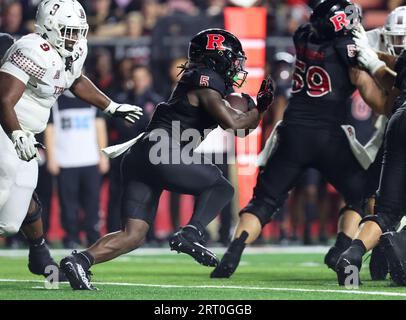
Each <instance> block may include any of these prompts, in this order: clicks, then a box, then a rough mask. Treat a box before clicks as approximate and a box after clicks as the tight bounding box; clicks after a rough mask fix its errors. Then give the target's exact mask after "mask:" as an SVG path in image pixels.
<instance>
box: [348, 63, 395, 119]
mask: <svg viewBox="0 0 406 320" xmlns="http://www.w3.org/2000/svg"><path fill="white" fill-rule="evenodd" d="M350 79H351V82H352V84H354V85H355V86H356V87H357V89H358V90H359V92H360V94H361V97H362V98H363V99H364V101H365V102H366V104H367V105H368V106H369V107H370V108H371V109H372V110H374V111H375V112H377V113H379V114H387V111H386V108H385V107H386V101H387V98H388V94H387V92H386V91H385V90H384V89H382V88H381V87H380V86H379V85H378V84H377V83H376V81H375V80H374V78H373V77H371V76H370V75H369V74H368V73H367V72H365V71H363V70H360V69H357V68H351V69H350Z"/></svg>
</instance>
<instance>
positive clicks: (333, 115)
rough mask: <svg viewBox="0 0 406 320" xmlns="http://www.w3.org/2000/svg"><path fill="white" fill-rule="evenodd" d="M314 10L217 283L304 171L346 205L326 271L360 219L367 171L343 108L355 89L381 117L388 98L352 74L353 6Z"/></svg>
mask: <svg viewBox="0 0 406 320" xmlns="http://www.w3.org/2000/svg"><path fill="white" fill-rule="evenodd" d="M312 8H313V13H312V15H311V17H310V23H307V24H304V25H302V26H300V27H299V28H298V30H297V31H296V33H295V35H294V37H293V40H294V43H295V47H296V56H297V60H296V71H295V73H294V75H293V80H294V81H293V87H292V97H291V98H290V101H289V104H288V106H287V109H286V111H285V114H284V119H283V123H282V125H281V126H280V127H279V128H278V129H277V130H278V131H277V134H278V142H277V143H276V146H275V147H274V150H273V151H272V152H271V153H270V157H269V159H268V161H267V163H266V165H265V168H264V169H262V170H261V171H260V173H259V176H258V179H257V184H256V186H255V188H254V195H253V197H252V199H251V201H250V202H249V203H248V205H247V206H246V207H245V208H243V209H242V211H241V212H240V219H239V222H238V225H237V228H236V231H235V234H234V240H233V242H232V243H231V244H230V246H229V248H228V250H227V251H226V253H225V255H224V256H223V258H222V261H221V262H220V264H219V265H218V266H217V267H216V269H215V270H214V271H213V272H212V274H211V277H212V278H228V277H230V276H231V275H232V274H233V273H234V271H235V270H236V268H237V266H238V264H239V261H240V258H241V255H242V253H243V250H244V248H245V246H246V245H247V244H251V243H252V242H254V241H255V240H256V239H257V237H258V236H259V235H260V233H261V231H262V228H263V227H264V226H265V225H266V224H267V223H268V222H269V221H270V220H271V218H272V216H273V214H275V213H276V212H277V211H278V210H279V209H280V208H281V206H282V205H283V203H284V201H285V200H286V198H287V196H288V192H289V191H290V190H291V189H292V188H293V187H294V186H295V183H296V181H297V180H298V178H299V177H300V176H301V175H302V173H303V172H304V170H306V169H307V168H315V169H317V170H319V171H320V172H321V173H322V175H323V176H324V177H325V178H326V180H327V181H328V182H329V183H331V184H332V185H333V186H334V187H335V188H336V189H337V190H338V192H339V193H340V194H341V195H342V196H343V197H344V200H345V203H346V205H345V207H344V208H342V209H341V210H340V216H339V220H338V234H337V239H336V243H335V245H334V246H333V247H332V248H331V249H330V250H329V252H328V253H327V255H326V256H325V263H326V264H327V266H328V267H329V268H331V269H333V270H335V265H336V262H337V259H338V257H339V256H340V254H341V253H342V252H343V251H345V250H346V249H347V248H348V247H349V246H350V244H351V241H352V239H353V237H354V236H355V233H356V231H357V226H358V223H359V221H360V220H361V218H362V216H363V204H364V188H365V183H366V171H365V170H364V169H363V167H362V166H361V165H360V163H359V162H358V161H357V159H356V158H355V156H354V155H353V153H352V151H351V148H350V144H349V141H348V140H347V137H346V135H345V133H344V131H343V129H342V128H341V125H345V124H346V123H345V121H346V108H345V106H346V103H347V100H348V99H349V98H350V97H351V95H352V94H353V92H354V91H355V90H356V89H359V91H360V93H361V96H362V97H363V98H364V100H365V101H366V102H367V104H368V105H369V106H370V107H371V108H373V109H374V110H376V111H378V112H379V113H383V106H384V103H385V101H386V93H385V92H384V91H383V90H381V89H380V88H379V87H378V85H377V84H376V83H375V81H374V80H373V79H372V78H371V77H370V76H369V75H368V74H367V73H366V72H364V71H361V70H359V69H356V68H355V67H356V66H357V59H356V46H355V43H354V41H353V40H352V34H351V29H352V28H353V27H355V26H357V25H358V24H359V23H360V16H359V11H358V9H357V8H356V7H355V5H354V4H353V3H352V2H350V1H346V0H339V1H335V0H316V1H313V5H312Z"/></svg>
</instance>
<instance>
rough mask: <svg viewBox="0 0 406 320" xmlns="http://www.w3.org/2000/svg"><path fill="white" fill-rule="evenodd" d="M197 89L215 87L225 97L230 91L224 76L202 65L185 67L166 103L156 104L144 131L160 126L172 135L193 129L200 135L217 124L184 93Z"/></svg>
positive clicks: (178, 135) (178, 134)
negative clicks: (190, 101)
mask: <svg viewBox="0 0 406 320" xmlns="http://www.w3.org/2000/svg"><path fill="white" fill-rule="evenodd" d="M199 88H210V89H213V90H216V91H217V92H219V93H220V94H221V96H222V97H225V96H226V95H227V94H228V93H230V92H231V91H232V88H230V87H228V86H226V84H225V82H224V79H223V78H222V77H221V76H220V75H218V74H217V73H216V72H214V71H213V70H210V69H208V68H205V67H193V68H190V69H187V70H185V72H184V73H183V74H182V77H181V78H180V80H179V82H178V84H177V85H176V87H175V89H174V90H173V92H172V94H171V96H170V98H169V100H168V101H167V102H163V103H160V104H159V105H158V106H157V107H156V109H155V112H154V114H153V116H152V119H151V121H150V123H149V124H148V127H147V131H151V130H154V129H164V130H166V131H168V132H169V133H170V134H172V137H174V138H176V137H175V135H176V136H177V137H181V134H182V132H183V131H185V130H186V129H197V130H198V131H199V132H200V135H201V137H204V130H205V129H209V128H213V127H215V126H217V122H216V121H215V119H213V117H212V116H211V115H210V114H209V113H208V112H207V111H206V110H205V109H204V108H201V107H196V106H192V105H191V104H190V103H189V99H188V97H187V93H188V92H189V91H191V90H196V89H199Z"/></svg>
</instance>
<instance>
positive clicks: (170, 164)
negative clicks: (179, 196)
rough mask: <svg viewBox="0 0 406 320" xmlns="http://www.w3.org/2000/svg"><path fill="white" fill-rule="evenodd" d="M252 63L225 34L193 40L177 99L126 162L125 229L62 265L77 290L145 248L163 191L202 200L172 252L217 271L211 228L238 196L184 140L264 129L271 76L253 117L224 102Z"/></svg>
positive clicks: (158, 114)
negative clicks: (208, 240) (100, 268)
mask: <svg viewBox="0 0 406 320" xmlns="http://www.w3.org/2000/svg"><path fill="white" fill-rule="evenodd" d="M245 60H246V57H245V54H244V51H243V48H242V46H241V43H240V41H239V40H238V39H237V38H236V37H235V36H234V35H233V34H231V33H229V32H227V31H225V30H222V29H207V30H204V31H202V32H200V33H198V34H197V35H196V36H194V37H193V38H192V39H191V41H190V44H189V52H188V62H187V64H186V65H184V66H183V74H182V76H181V77H180V79H179V82H178V84H177V86H176V87H175V89H174V90H173V92H172V95H171V97H170V98H169V100H168V101H167V102H164V103H161V104H159V105H158V106H157V107H156V109H155V112H154V114H153V117H152V119H151V121H150V123H149V124H148V126H147V129H146V132H145V133H144V134H143V135H142V136H141V138H139V139H138V140H137V141H136V142H135V144H134V145H133V146H132V147H131V148H130V149H129V151H128V152H127V153H126V154H125V156H124V158H123V160H122V172H123V174H122V175H123V183H124V191H123V197H122V206H121V208H122V221H123V227H122V230H121V231H118V232H115V233H110V234H107V235H106V236H104V237H102V238H101V239H99V240H98V241H97V242H96V244H94V245H93V246H92V247H90V248H89V249H87V250H86V251H84V252H81V253H73V254H72V255H71V256H68V257H66V258H65V259H63V260H62V261H61V268H62V269H63V271H64V272H65V273H66V275H67V277H68V279H69V281H70V284H71V286H72V288H73V289H81V290H93V289H95V288H94V287H93V286H92V284H91V283H90V282H89V277H88V274H89V268H90V267H91V266H92V265H93V264H96V263H102V262H105V261H109V260H111V259H114V258H116V257H118V256H120V255H122V254H125V253H127V252H130V251H132V250H134V249H136V248H138V247H139V246H141V245H142V243H143V240H144V238H145V236H146V234H147V232H148V230H149V228H150V226H151V224H152V223H153V222H154V220H155V215H156V212H157V207H158V203H159V198H160V196H161V193H162V191H163V190H169V191H174V192H178V193H183V194H191V195H194V196H195V206H194V210H193V213H192V217H191V219H190V221H189V222H188V224H187V225H186V226H185V227H183V228H181V229H180V230H179V231H178V232H176V233H175V234H174V235H172V236H171V237H170V239H169V246H170V248H171V249H172V250H176V251H178V252H183V253H186V254H188V255H190V256H192V257H193V258H194V259H195V260H196V261H197V262H199V263H200V264H203V265H206V266H216V265H217V263H218V260H217V257H216V256H215V255H214V253H212V252H211V251H210V250H208V249H207V248H206V247H205V246H204V244H205V240H204V237H203V234H204V228H205V227H206V226H207V225H208V224H209V223H210V222H211V221H212V220H213V219H214V218H215V217H216V215H217V214H218V212H220V211H221V209H222V208H223V207H224V206H226V204H227V203H229V202H230V201H231V199H232V197H233V194H234V189H233V187H232V185H231V184H230V182H229V181H228V180H227V179H225V178H224V176H223V175H222V173H221V171H220V169H219V168H218V167H217V166H215V165H213V164H212V163H211V162H208V161H207V159H203V157H204V156H203V155H202V154H201V153H197V152H194V149H195V148H196V147H197V145H193V144H192V145H191V144H190V143H189V141H185V140H183V139H180V137H182V136H185V135H187V134H190V133H195V134H196V135H197V136H198V140H200V139H201V138H204V131H205V130H207V129H209V128H214V127H217V126H218V125H220V126H221V127H222V128H223V129H232V130H234V131H236V130H239V129H241V130H243V131H246V130H247V129H255V128H256V127H257V126H258V124H259V122H260V120H261V116H262V113H263V112H264V111H266V110H267V109H268V107H269V106H270V105H271V104H272V102H273V87H272V80H271V79H270V77H268V78H267V79H266V80H264V81H263V84H262V86H261V89H260V92H259V93H258V96H257V105H255V103H254V102H253V101H252V100H251V99H250V98H249V96H245V97H246V98H247V99H248V101H249V104H250V106H251V108H250V109H249V110H248V111H247V112H245V113H242V112H238V111H237V110H234V109H233V108H230V107H229V106H228V105H227V104H226V103H225V101H224V100H223V98H224V97H225V96H226V95H227V94H228V93H230V91H231V90H232V88H233V86H237V87H240V86H241V85H242V84H243V83H244V81H245V78H246V75H247V72H246V71H245V70H244V64H245ZM193 141H195V140H194V139H193ZM197 144H198V143H197ZM191 146H192V147H191ZM158 147H159V149H160V150H161V151H162V152H161V154H162V155H165V156H167V157H166V161H155V159H154V154H155V153H156V151H157V150H158ZM158 153H159V151H158ZM185 154H187V155H193V159H197V160H198V161H191V162H189V161H186V160H190V158H188V157H186V158H185V157H184V155H185Z"/></svg>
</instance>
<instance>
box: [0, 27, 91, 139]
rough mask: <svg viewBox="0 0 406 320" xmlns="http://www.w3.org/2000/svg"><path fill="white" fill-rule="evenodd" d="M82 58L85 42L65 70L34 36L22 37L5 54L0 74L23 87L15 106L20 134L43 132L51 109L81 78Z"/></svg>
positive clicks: (55, 54) (60, 60) (57, 57)
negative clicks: (22, 92) (8, 76)
mask: <svg viewBox="0 0 406 320" xmlns="http://www.w3.org/2000/svg"><path fill="white" fill-rule="evenodd" d="M86 56H87V41H86V40H82V41H81V42H80V43H79V45H78V46H77V50H76V52H74V54H73V56H72V57H73V59H72V63H70V68H67V61H66V60H65V59H63V58H62V57H61V56H60V55H59V53H58V52H57V51H56V50H55V49H54V48H53V47H52V46H51V45H50V44H49V43H48V42H47V41H46V40H44V38H42V37H41V36H40V35H39V34H36V33H31V34H29V35H27V36H24V37H22V38H21V39H20V40H18V41H17V42H16V43H15V44H14V45H13V46H12V47H11V48H10V49H9V50H8V51H7V52H6V54H5V56H4V58H3V61H2V65H1V68H0V72H7V73H9V74H11V75H13V76H14V77H16V78H18V79H19V80H21V81H22V82H23V83H24V84H25V85H26V89H25V91H24V94H23V95H22V97H21V99H20V100H19V101H18V102H17V104H16V106H15V112H16V114H17V118H18V121H19V123H20V126H21V128H22V129H23V130H27V131H31V132H33V133H34V134H36V133H40V132H42V131H44V130H45V127H46V125H47V122H48V118H49V115H50V109H51V107H52V106H53V105H54V104H55V102H56V100H57V99H58V97H59V96H60V95H61V94H62V93H63V92H64V91H65V90H66V89H69V88H70V87H71V86H72V84H73V82H74V81H75V80H76V79H77V78H79V77H80V76H81V74H82V68H83V64H84V62H85V60H86Z"/></svg>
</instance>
